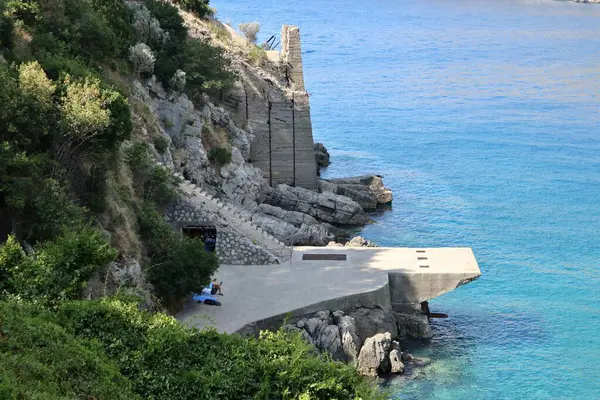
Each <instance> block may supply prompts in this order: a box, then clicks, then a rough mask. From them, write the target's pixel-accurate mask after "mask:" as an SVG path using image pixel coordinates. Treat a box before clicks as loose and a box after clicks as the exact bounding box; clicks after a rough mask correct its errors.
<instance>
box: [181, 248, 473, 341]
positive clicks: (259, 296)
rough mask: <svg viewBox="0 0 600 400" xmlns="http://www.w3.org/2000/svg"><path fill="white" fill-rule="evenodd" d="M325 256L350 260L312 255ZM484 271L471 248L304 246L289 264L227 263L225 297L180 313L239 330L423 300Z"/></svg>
mask: <svg viewBox="0 0 600 400" xmlns="http://www.w3.org/2000/svg"><path fill="white" fill-rule="evenodd" d="M321 257H322V258H336V257H337V258H344V257H345V260H331V259H330V260H305V259H304V258H321ZM480 275H481V272H480V270H479V266H478V265H477V261H476V260H475V256H474V255H473V252H472V251H471V249H469V248H423V249H415V248H382V247H378V248H340V247H297V248H294V252H293V254H292V258H291V260H290V261H289V262H287V263H285V264H280V265H257V266H249V265H242V266H233V265H222V266H221V267H220V268H219V271H218V272H217V274H216V277H217V279H218V280H220V281H221V280H222V281H223V282H224V285H223V292H224V293H225V295H224V296H222V297H221V296H218V297H220V300H221V302H222V304H223V305H222V306H221V307H216V306H207V305H204V304H196V303H193V302H190V303H188V304H187V305H186V307H185V309H184V310H183V311H182V312H181V313H179V314H178V315H177V316H176V317H177V318H178V319H180V320H182V321H185V322H186V323H188V324H190V325H195V326H197V327H204V326H207V325H213V326H215V327H216V328H217V330H219V331H222V332H228V333H232V332H236V331H240V330H242V329H243V328H244V327H246V326H247V325H252V324H259V325H261V322H263V323H264V322H265V321H269V320H276V319H280V318H281V317H282V316H283V315H285V314H286V313H290V312H291V313H292V315H295V316H299V315H304V314H309V313H313V312H316V311H318V310H321V309H348V308H352V307H359V306H367V307H368V306H380V307H390V306H391V307H393V308H401V307H402V306H404V305H408V304H419V303H421V302H422V301H425V300H430V299H432V298H435V297H438V296H440V295H442V294H444V293H447V292H449V291H451V290H454V289H456V288H457V287H459V286H461V285H463V284H465V283H468V282H470V281H472V280H474V279H477V278H478V277H479V276H480Z"/></svg>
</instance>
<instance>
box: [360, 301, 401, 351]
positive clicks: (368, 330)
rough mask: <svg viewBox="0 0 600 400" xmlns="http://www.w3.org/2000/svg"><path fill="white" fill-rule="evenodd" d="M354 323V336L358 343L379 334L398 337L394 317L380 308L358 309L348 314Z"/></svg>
mask: <svg viewBox="0 0 600 400" xmlns="http://www.w3.org/2000/svg"><path fill="white" fill-rule="evenodd" d="M349 315H350V316H351V317H352V318H354V320H355V321H356V334H357V335H358V337H359V339H360V342H361V343H364V341H365V340H366V339H367V338H369V337H372V336H374V335H376V334H378V333H381V332H389V333H390V334H391V335H392V337H398V326H397V325H396V321H395V320H394V316H393V315H391V314H390V313H389V312H385V311H384V310H382V309H380V308H358V309H356V310H353V311H351V312H350V313H349Z"/></svg>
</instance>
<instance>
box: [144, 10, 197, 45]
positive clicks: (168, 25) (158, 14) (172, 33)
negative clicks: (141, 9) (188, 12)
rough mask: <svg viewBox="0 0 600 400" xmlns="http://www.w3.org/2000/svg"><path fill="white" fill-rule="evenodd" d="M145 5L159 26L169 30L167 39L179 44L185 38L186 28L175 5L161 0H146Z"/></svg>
mask: <svg viewBox="0 0 600 400" xmlns="http://www.w3.org/2000/svg"><path fill="white" fill-rule="evenodd" d="M145 5H146V8H148V10H150V13H151V14H152V16H153V17H154V18H156V19H157V20H158V22H159V23H160V28H161V29H162V30H164V31H166V32H169V41H170V42H171V43H173V44H174V45H179V46H181V45H182V44H183V43H184V42H185V41H186V39H187V35H188V29H187V27H186V26H185V24H184V21H183V18H182V17H181V15H179V11H178V10H177V7H175V6H173V5H172V4H170V3H168V2H166V1H163V0H148V1H147V2H146V3H145Z"/></svg>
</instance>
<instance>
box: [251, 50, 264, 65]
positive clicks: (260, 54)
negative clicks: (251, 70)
mask: <svg viewBox="0 0 600 400" xmlns="http://www.w3.org/2000/svg"><path fill="white" fill-rule="evenodd" d="M266 59H267V53H266V52H265V50H264V49H262V48H260V47H258V46H252V48H251V49H250V52H249V53H248V60H250V63H252V64H253V65H255V66H259V65H260V64H262V63H263V61H264V60H266Z"/></svg>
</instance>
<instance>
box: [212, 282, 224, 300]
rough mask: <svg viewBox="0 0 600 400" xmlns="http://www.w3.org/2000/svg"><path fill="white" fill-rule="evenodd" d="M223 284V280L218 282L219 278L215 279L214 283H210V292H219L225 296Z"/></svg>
mask: <svg viewBox="0 0 600 400" xmlns="http://www.w3.org/2000/svg"><path fill="white" fill-rule="evenodd" d="M222 285H223V281H221V283H217V279H216V278H215V279H213V281H212V283H211V284H210V294H212V295H215V294H219V295H220V296H223V292H222V291H221V286H222Z"/></svg>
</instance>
